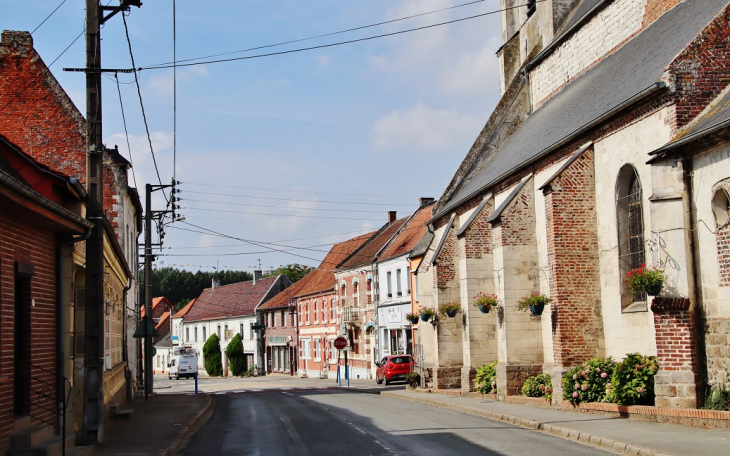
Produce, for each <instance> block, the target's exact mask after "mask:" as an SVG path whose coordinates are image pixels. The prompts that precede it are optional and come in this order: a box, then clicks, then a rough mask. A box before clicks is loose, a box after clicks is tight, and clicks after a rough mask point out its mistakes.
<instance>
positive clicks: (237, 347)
mask: <svg viewBox="0 0 730 456" xmlns="http://www.w3.org/2000/svg"><path fill="white" fill-rule="evenodd" d="M226 355H228V363H229V365H230V366H231V374H233V375H235V376H236V377H238V376H241V375H243V372H244V371H245V370H246V360H245V359H244V356H243V341H242V340H241V335H240V334H236V335H235V336H234V337H233V339H231V341H230V342H229V343H228V346H227V347H226Z"/></svg>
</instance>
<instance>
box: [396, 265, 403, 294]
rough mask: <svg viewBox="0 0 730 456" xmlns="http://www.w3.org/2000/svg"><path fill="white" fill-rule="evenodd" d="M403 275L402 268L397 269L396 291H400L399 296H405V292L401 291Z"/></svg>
mask: <svg viewBox="0 0 730 456" xmlns="http://www.w3.org/2000/svg"><path fill="white" fill-rule="evenodd" d="M400 281H401V276H400V269H396V270H395V291H396V293H398V297H401V296H403V292H402V291H401V285H400Z"/></svg>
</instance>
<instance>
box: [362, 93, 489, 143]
mask: <svg viewBox="0 0 730 456" xmlns="http://www.w3.org/2000/svg"><path fill="white" fill-rule="evenodd" d="M478 126H479V121H478V120H476V119H473V118H471V117H468V116H462V115H460V114H459V113H457V112H456V111H455V110H449V109H441V110H433V109H429V108H428V107H427V106H425V105H424V104H423V103H419V104H418V105H416V106H414V107H412V108H410V109H407V110H405V111H393V112H391V113H389V114H386V115H385V116H383V117H382V118H381V119H380V120H378V121H377V122H376V123H375V125H374V127H373V133H374V135H375V137H374V140H373V143H374V145H375V147H377V148H379V149H405V150H415V149H417V150H419V151H430V152H434V151H442V150H444V149H447V148H450V147H453V145H454V144H455V143H457V144H461V143H463V138H464V137H465V136H466V137H469V136H471V135H473V133H474V130H475V129H476V128H478Z"/></svg>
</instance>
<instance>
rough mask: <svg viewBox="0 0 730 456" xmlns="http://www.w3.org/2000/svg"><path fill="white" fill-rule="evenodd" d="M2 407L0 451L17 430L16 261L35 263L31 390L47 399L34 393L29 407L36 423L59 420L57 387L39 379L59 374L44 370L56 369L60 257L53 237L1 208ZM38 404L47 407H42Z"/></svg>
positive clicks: (31, 307)
mask: <svg viewBox="0 0 730 456" xmlns="http://www.w3.org/2000/svg"><path fill="white" fill-rule="evenodd" d="M0 232H2V236H0V317H2V318H1V319H0V341H1V343H0V379H3V380H4V381H2V382H0V407H1V408H2V409H3V410H5V411H6V413H3V414H2V415H1V416H0V451H3V450H5V448H6V447H7V437H8V435H9V434H11V433H12V432H13V398H14V387H13V377H14V375H15V372H14V363H13V359H14V351H13V350H14V348H13V347H14V340H13V337H14V333H15V328H14V321H15V320H14V315H15V302H14V296H15V282H14V277H15V262H16V261H21V262H23V263H26V264H31V265H33V266H34V267H35V274H34V275H33V277H32V278H31V279H30V299H33V300H35V303H34V305H30V304H29V305H28V311H29V315H28V321H29V322H31V321H32V325H30V324H29V326H28V328H26V331H27V339H26V340H27V343H28V344H29V347H30V348H29V350H30V355H29V356H30V363H31V364H32V366H31V367H30V375H29V374H26V378H28V377H30V376H31V375H32V379H30V380H29V381H30V390H31V391H41V390H43V391H46V392H47V393H48V394H49V395H50V397H49V398H37V397H35V395H33V394H32V393H31V395H32V396H33V401H32V405H31V407H30V410H31V416H32V419H33V422H34V424H36V425H38V424H41V422H40V421H39V420H40V419H43V420H46V421H49V422H51V423H54V422H55V414H54V413H53V409H54V407H55V404H56V399H55V394H56V390H55V388H50V389H48V388H47V387H46V385H44V384H42V383H41V381H44V382H48V383H49V384H51V385H55V381H56V379H55V376H54V375H53V374H51V373H48V372H45V371H43V370H41V368H42V369H46V370H48V371H50V372H55V371H56V350H57V348H56V316H57V315H56V261H55V245H56V241H55V236H54V235H53V234H50V233H47V232H43V231H40V230H38V229H36V228H34V227H33V226H30V225H26V224H22V223H19V222H18V221H17V219H16V218H15V217H13V216H12V215H8V214H6V213H2V212H0ZM40 406H44V407H49V408H50V411H49V410H44V409H42V408H41V407H40Z"/></svg>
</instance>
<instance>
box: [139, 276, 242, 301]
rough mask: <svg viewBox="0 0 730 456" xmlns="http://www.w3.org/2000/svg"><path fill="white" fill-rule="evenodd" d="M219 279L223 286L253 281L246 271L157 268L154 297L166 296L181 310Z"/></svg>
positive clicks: (140, 279) (140, 277)
mask: <svg viewBox="0 0 730 456" xmlns="http://www.w3.org/2000/svg"><path fill="white" fill-rule="evenodd" d="M214 277H215V278H217V279H218V280H219V281H220V283H221V285H228V284H230V283H237V282H245V281H248V280H251V279H253V276H252V275H251V273H249V272H245V271H219V272H202V271H197V272H195V273H192V272H190V271H185V270H181V269H175V268H172V267H165V268H157V269H154V270H153V271H152V296H153V297H156V296H164V297H166V298H167V299H169V300H170V302H171V303H173V304H174V305H175V307H176V308H177V309H178V310H179V309H181V308H182V307H183V306H185V305H186V304H187V303H189V302H190V300H192V299H195V298H197V297H198V296H200V294H201V293H202V292H203V290H205V289H206V288H210V287H211V283H212V279H213V278H214ZM139 281H140V287H139V290H140V301H141V302H144V284H145V277H144V272H143V271H140V274H139Z"/></svg>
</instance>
